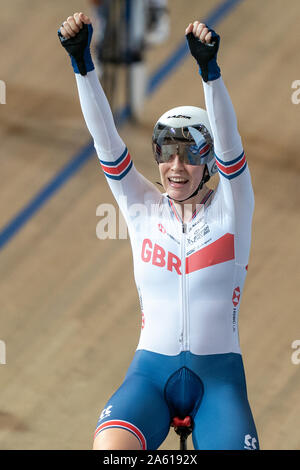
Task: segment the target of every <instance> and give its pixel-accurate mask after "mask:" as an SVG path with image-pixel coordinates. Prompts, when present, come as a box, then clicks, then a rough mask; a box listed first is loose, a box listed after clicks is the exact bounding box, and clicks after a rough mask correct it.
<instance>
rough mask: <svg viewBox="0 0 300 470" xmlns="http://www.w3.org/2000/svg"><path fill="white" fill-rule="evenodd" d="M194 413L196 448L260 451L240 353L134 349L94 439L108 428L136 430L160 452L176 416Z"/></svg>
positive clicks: (144, 446) (144, 443) (143, 441)
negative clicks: (173, 353) (122, 379)
mask: <svg viewBox="0 0 300 470" xmlns="http://www.w3.org/2000/svg"><path fill="white" fill-rule="evenodd" d="M175 416H178V417H180V418H184V417H185V416H191V417H192V419H193V422H194V428H193V433H192V438H193V445H194V449H197V450H198V449H202V450H240V449H249V450H255V449H259V443H258V437H257V432H256V427H255V424H254V420H253V417H252V413H251V409H250V406H249V403H248V398H247V390H246V381H245V374H244V366H243V361H242V357H241V355H240V354H237V353H228V354H212V355H203V356H202V355H201V356H198V355H195V354H192V353H190V352H188V351H185V352H182V353H181V354H179V355H178V356H166V355H163V354H157V353H153V352H150V351H145V350H138V351H136V353H135V355H134V358H133V361H132V363H131V365H130V367H129V369H128V372H127V374H126V376H125V379H124V382H123V383H122V385H121V386H120V388H119V389H118V390H117V391H116V392H115V393H114V395H113V396H112V397H111V398H110V400H109V401H108V402H107V404H106V405H105V408H104V409H103V411H102V413H101V415H100V417H99V420H98V423H97V427H96V431H95V435H94V437H96V436H97V435H98V434H99V433H100V432H102V431H103V430H105V429H109V428H114V427H116V428H122V429H126V430H128V431H130V432H131V433H133V434H134V435H135V436H136V437H137V438H138V440H139V442H140V444H141V447H142V449H144V450H146V449H149V450H156V449H158V448H159V446H160V445H161V444H162V442H163V441H164V440H165V438H166V437H167V435H168V433H169V430H170V425H171V422H172V419H173V418H174V417H175Z"/></svg>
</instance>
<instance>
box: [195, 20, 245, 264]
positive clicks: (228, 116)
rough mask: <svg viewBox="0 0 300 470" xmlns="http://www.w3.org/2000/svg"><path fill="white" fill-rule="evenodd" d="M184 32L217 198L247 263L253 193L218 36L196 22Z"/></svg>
mask: <svg viewBox="0 0 300 470" xmlns="http://www.w3.org/2000/svg"><path fill="white" fill-rule="evenodd" d="M186 35H187V40H188V43H189V47H190V50H191V53H192V55H193V56H194V58H195V59H196V60H197V62H198V65H199V72H200V75H201V76H202V82H203V89H204V97H205V104H206V109H207V112H208V117H209V121H210V125H211V128H212V133H213V140H214V151H215V157H216V164H217V167H218V171H219V176H220V184H219V188H218V193H219V194H218V197H222V199H223V206H224V210H225V211H226V212H227V213H228V214H229V215H230V216H232V217H234V221H235V227H236V245H235V248H236V259H237V261H238V263H241V264H247V260H248V253H249V248H250V239H251V222H252V214H253V209H254V195H253V189H252V184H251V177H250V172H249V168H248V165H247V161H246V157H245V154H244V150H243V145H242V140H241V137H240V134H239V131H238V127H237V120H236V115H235V111H234V108H233V105H232V102H231V99H230V97H229V94H228V91H227V89H226V87H225V84H224V82H223V79H222V76H221V71H220V68H219V66H218V64H217V52H218V50H219V44H220V37H219V36H218V35H217V34H216V33H215V32H214V31H213V30H211V29H209V28H208V27H207V26H206V25H205V24H203V23H200V22H198V21H196V22H195V23H193V24H190V25H189V26H188V28H187V29H186Z"/></svg>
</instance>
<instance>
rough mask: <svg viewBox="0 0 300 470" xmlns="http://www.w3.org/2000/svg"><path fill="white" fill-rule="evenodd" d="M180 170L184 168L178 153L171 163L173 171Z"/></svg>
mask: <svg viewBox="0 0 300 470" xmlns="http://www.w3.org/2000/svg"><path fill="white" fill-rule="evenodd" d="M178 168H183V159H182V158H181V157H180V155H178V153H176V155H173V157H172V161H171V169H174V170H176V169H178Z"/></svg>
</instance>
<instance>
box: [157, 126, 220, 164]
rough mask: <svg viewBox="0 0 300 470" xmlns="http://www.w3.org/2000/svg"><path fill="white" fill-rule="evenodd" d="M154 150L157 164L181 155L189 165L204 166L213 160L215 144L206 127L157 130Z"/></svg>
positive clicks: (164, 127) (182, 159)
mask: <svg viewBox="0 0 300 470" xmlns="http://www.w3.org/2000/svg"><path fill="white" fill-rule="evenodd" d="M152 149H153V153H154V156H155V159H156V161H157V163H166V162H168V161H169V160H170V159H171V157H172V156H173V155H179V157H180V159H181V161H183V162H184V163H186V164H188V165H203V164H206V163H208V162H209V160H211V158H212V155H213V142H212V139H211V137H210V134H209V132H208V131H207V129H206V127H205V126H202V125H201V126H199V127H198V129H195V128H194V127H190V126H189V127H185V128H173V127H166V126H163V128H159V127H158V128H157V129H156V130H155V132H154V136H153V141H152Z"/></svg>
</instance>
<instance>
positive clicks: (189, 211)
mask: <svg viewBox="0 0 300 470" xmlns="http://www.w3.org/2000/svg"><path fill="white" fill-rule="evenodd" d="M208 191H210V189H209V188H208V187H207V186H206V185H204V186H203V188H202V189H201V190H200V191H199V193H198V194H196V195H195V196H194V197H192V198H190V199H187V200H186V201H183V202H177V201H175V200H174V199H173V200H172V201H173V204H175V207H176V209H177V211H178V213H179V214H180V216H181V218H182V220H183V221H184V222H188V221H189V220H190V219H191V218H192V215H193V213H194V212H195V210H196V209H197V208H198V209H199V207H197V205H200V204H201V202H202V200H203V199H204V196H205V195H206V194H207V193H208Z"/></svg>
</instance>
